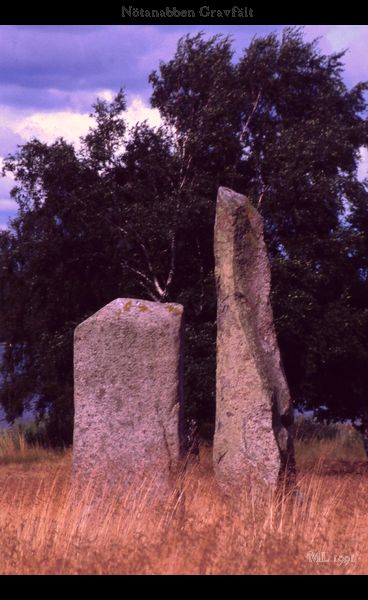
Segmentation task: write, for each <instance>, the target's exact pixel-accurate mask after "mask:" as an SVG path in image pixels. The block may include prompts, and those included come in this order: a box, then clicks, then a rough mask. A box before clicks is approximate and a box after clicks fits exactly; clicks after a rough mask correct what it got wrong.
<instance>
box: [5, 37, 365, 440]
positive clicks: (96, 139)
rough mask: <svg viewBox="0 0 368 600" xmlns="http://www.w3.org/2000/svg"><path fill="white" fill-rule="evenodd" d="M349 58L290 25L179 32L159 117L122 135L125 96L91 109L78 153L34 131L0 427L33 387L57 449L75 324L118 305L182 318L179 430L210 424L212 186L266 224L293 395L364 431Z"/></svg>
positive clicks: (11, 273)
mask: <svg viewBox="0 0 368 600" xmlns="http://www.w3.org/2000/svg"><path fill="white" fill-rule="evenodd" d="M342 61H343V53H339V54H333V55H329V56H324V55H323V54H322V53H321V52H320V51H319V48H318V44H317V42H315V43H306V42H305V41H304V39H303V34H302V31H300V30H297V29H287V30H285V31H284V33H283V36H282V38H281V39H279V38H278V37H277V36H276V35H274V34H272V35H268V36H267V37H263V38H255V39H254V40H253V41H252V43H251V44H250V46H249V47H248V48H246V49H245V50H244V52H243V54H242V55H241V56H240V58H239V59H238V60H237V61H235V60H234V57H233V50H232V43H231V39H229V38H227V37H223V36H215V37H213V38H211V39H206V38H205V37H204V36H203V35H202V34H199V35H196V36H193V37H190V36H186V37H185V38H182V39H181V40H180V42H179V44H178V47H177V51H176V54H175V56H174V57H173V59H172V60H170V61H168V62H166V63H160V65H159V68H158V70H157V71H155V72H153V73H152V74H151V75H150V82H151V84H152V97H151V103H152V106H153V107H156V108H158V109H159V111H160V114H161V117H162V126H161V127H159V128H155V129H154V128H152V127H150V126H149V125H148V124H147V122H144V123H140V124H138V125H137V126H136V127H134V128H133V129H131V130H127V127H126V124H125V121H124V112H125V109H126V103H125V96H124V93H123V92H119V93H118V94H117V96H116V98H115V99H114V101H113V102H111V103H107V102H104V101H97V102H96V104H95V105H94V116H95V117H96V126H95V127H94V129H92V130H90V132H89V133H88V135H86V137H85V138H84V140H83V143H82V147H81V149H80V150H78V151H77V150H76V149H75V147H73V145H71V144H68V143H67V142H66V141H65V140H63V139H59V140H57V141H56V142H55V143H53V144H51V145H47V144H43V143H41V142H39V141H38V140H36V139H34V140H32V141H31V142H29V143H27V144H25V145H23V146H21V147H19V148H18V150H17V152H16V153H15V154H14V155H12V156H9V157H8V158H7V159H6V161H5V168H4V170H5V172H11V173H13V175H14V177H15V181H16V187H15V188H14V189H13V191H12V197H13V198H14V199H15V200H16V201H17V203H18V207H19V209H18V214H17V216H16V217H15V218H14V219H13V220H12V221H11V226H10V228H9V230H7V231H4V232H2V233H1V235H0V267H1V268H0V338H1V339H2V340H4V341H5V342H6V349H5V356H4V361H3V365H2V367H1V369H2V376H3V378H4V382H3V385H2V387H1V390H0V401H1V404H2V405H3V407H4V408H5V411H6V414H7V417H8V419H9V420H12V419H14V418H16V417H17V416H18V415H20V414H21V413H22V411H23V410H24V408H25V407H27V405H28V404H29V402H30V399H31V398H32V397H36V410H37V413H38V415H39V417H40V418H41V419H44V420H46V424H47V428H48V434H49V437H50V439H51V440H52V441H53V442H54V443H69V442H70V441H71V435H72V421H73V373H72V359H73V330H74V328H75V326H76V325H77V324H78V323H80V322H81V321H82V320H83V319H85V318H87V317H88V316H89V315H91V314H92V313H93V312H95V311H96V310H98V309H99V308H101V307H102V306H103V305H104V304H106V303H108V302H110V301H111V300H113V299H114V298H116V297H119V296H120V297H124V296H125V297H129V296H133V297H141V298H146V299H149V300H154V301H158V302H163V301H175V302H181V303H183V304H184V306H185V310H186V358H185V380H186V383H185V386H186V390H185V392H186V411H187V419H188V423H192V422H195V423H196V424H197V426H198V428H199V429H200V431H201V433H202V434H203V435H210V431H211V427H212V425H213V418H214V403H215V398H214V391H215V342H216V297H215V287H214V275H213V269H214V259H213V227H214V217H215V201H216V194H217V188H218V186H219V185H224V186H228V187H232V188H233V189H235V190H236V191H238V192H241V193H244V194H246V195H248V196H249V197H250V198H251V200H252V201H253V202H254V204H255V205H256V206H257V207H258V208H259V210H260V211H261V213H262V215H263V217H264V219H265V231H266V241H267V245H268V250H269V256H270V261H271V268H272V283H273V292H272V303H273V308H274V314H275V322H276V328H277V333H278V339H279V343H280V347H281V353H282V356H283V360H284V365H285V370H286V374H287V378H288V381H289V385H290V387H291V391H292V395H293V398H294V400H295V404H296V405H298V406H300V407H304V408H312V409H314V410H315V411H316V414H317V415H318V416H319V417H320V418H327V419H334V420H338V419H345V418H351V419H355V422H356V424H357V426H359V425H361V426H363V427H367V428H368V401H367V397H366V393H367V390H368V242H367V233H366V232H367V227H368V202H367V199H368V195H367V192H368V188H367V182H366V181H365V182H360V181H359V180H358V178H357V166H358V160H359V151H360V148H361V147H362V146H367V145H368V126H367V120H366V110H367V103H366V100H365V92H366V90H367V89H368V85H367V84H365V83H362V84H358V85H357V86H355V87H354V88H353V89H350V90H349V89H347V87H346V85H345V84H344V82H343V79H342V74H343V62H342Z"/></svg>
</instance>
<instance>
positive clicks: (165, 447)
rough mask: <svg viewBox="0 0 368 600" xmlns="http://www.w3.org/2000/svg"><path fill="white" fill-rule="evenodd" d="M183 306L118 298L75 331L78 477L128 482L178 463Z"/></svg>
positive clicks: (163, 474) (162, 473)
mask: <svg viewBox="0 0 368 600" xmlns="http://www.w3.org/2000/svg"><path fill="white" fill-rule="evenodd" d="M182 333H183V307H182V306H181V305H180V304H170V303H168V304H161V303H159V302H148V301H145V300H134V299H129V298H118V299H117V300H114V301H113V302H110V304H107V305H106V306H104V307H103V308H102V309H101V310H99V311H98V312H97V313H95V314H94V315H92V316H91V317H90V318H89V319H87V320H86V321H83V323H81V324H80V325H79V326H78V327H77V328H76V330H75V334H74V404H75V417H74V444H73V465H74V472H75V474H76V475H77V476H83V475H84V476H87V477H90V476H92V475H97V476H100V475H101V476H102V478H105V479H112V480H114V481H121V482H129V481H130V480H132V479H134V478H135V479H137V478H143V476H144V474H145V473H147V474H149V475H152V474H155V476H157V479H160V480H161V481H162V482H164V483H165V484H166V483H167V482H169V480H170V476H171V475H172V474H173V473H175V470H176V468H177V466H178V461H179V456H180V447H179V418H180V410H181V403H182V383H183V382H182V343H183V335H182Z"/></svg>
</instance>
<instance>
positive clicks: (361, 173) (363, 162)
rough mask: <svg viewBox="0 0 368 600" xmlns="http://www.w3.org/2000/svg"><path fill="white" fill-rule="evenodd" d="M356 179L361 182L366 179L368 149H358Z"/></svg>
mask: <svg viewBox="0 0 368 600" xmlns="http://www.w3.org/2000/svg"><path fill="white" fill-rule="evenodd" d="M357 177H358V179H359V181H363V179H366V178H367V177H368V148H365V147H364V146H362V147H361V148H360V161H359V164H358V172H357Z"/></svg>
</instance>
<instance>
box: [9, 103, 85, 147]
mask: <svg viewBox="0 0 368 600" xmlns="http://www.w3.org/2000/svg"><path fill="white" fill-rule="evenodd" d="M91 125H92V119H91V118H90V116H89V114H83V113H76V112H75V113H74V112H69V111H58V112H37V113H33V114H31V115H29V116H27V117H25V118H23V119H21V120H20V121H18V122H17V123H16V124H15V131H16V133H18V134H19V135H20V136H21V137H22V138H23V139H24V140H29V139H31V138H33V137H36V138H37V139H39V140H40V141H41V142H45V143H52V142H54V141H55V139H56V138H58V137H64V138H65V139H66V140H67V141H68V142H74V143H78V142H79V138H80V137H81V136H83V135H85V134H86V133H87V132H88V129H89V128H90V126H91Z"/></svg>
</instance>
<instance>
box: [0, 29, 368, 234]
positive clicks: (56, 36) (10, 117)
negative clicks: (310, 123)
mask: <svg viewBox="0 0 368 600" xmlns="http://www.w3.org/2000/svg"><path fill="white" fill-rule="evenodd" d="M282 29H283V27H282V26H277V25H267V26H260V25H229V26H226V25H219V26H203V25H198V26H195V25H188V26H185V25H181V26H177V25H152V26H151V25H93V26H92V25H73V26H68V25H53V26H48V25H39V26H36V25H22V26H20V25H19V26H15V25H0V167H1V164H2V161H3V158H4V157H5V156H6V155H7V154H9V153H12V152H14V151H15V150H16V147H17V145H18V144H24V143H25V142H26V141H28V140H30V139H31V138H33V137H36V138H38V139H40V140H41V141H43V142H48V143H51V142H53V141H54V140H55V139H56V138H58V137H61V136H62V137H64V138H65V139H66V140H68V141H70V142H74V143H76V144H78V142H79V138H80V136H82V135H85V134H86V133H87V131H88V129H89V127H90V126H91V125H92V124H93V122H92V119H91V118H90V116H89V113H90V112H91V105H92V103H93V102H94V101H95V99H96V98H97V97H100V98H105V99H107V100H108V99H111V98H113V96H114V95H115V94H116V92H117V91H118V90H119V89H120V88H121V87H123V88H124V89H125V92H126V96H127V102H128V110H127V115H126V118H127V121H128V123H129V124H134V123H135V122H137V121H143V120H144V119H147V120H148V121H149V123H150V124H152V125H158V124H159V122H160V117H159V114H158V111H157V110H156V109H152V108H150V104H149V98H150V93H151V87H150V84H149V83H148V75H149V74H150V72H151V71H152V70H154V69H157V68H158V66H159V62H160V60H163V61H167V60H170V59H171V58H172V57H173V55H174V52H175V49H176V45H177V42H178V39H179V38H180V37H181V36H182V35H185V34H187V33H190V34H193V33H196V32H198V31H204V32H205V34H206V35H208V36H210V35H213V34H214V33H224V34H231V35H232V36H233V38H234V49H235V56H237V55H239V54H240V53H241V52H242V50H243V49H244V48H245V47H246V46H247V45H248V44H249V42H250V41H251V39H252V38H253V37H254V36H255V35H265V34H267V33H269V32H272V31H276V32H281V31H282ZM316 37H318V38H320V40H319V45H320V48H321V50H322V51H323V52H325V53H331V52H335V51H339V50H345V49H347V50H348V52H347V54H346V56H345V59H344V62H345V66H346V68H345V74H344V79H345V83H346V84H347V85H348V86H349V87H351V86H353V85H355V84H356V83H358V82H359V81H364V80H366V79H368V63H367V60H366V57H367V55H368V26H367V25H318V26H316V25H313V26H306V27H305V38H306V39H307V40H308V41H311V40H312V39H314V38H316ZM361 158H362V160H361V163H360V167H359V175H360V177H361V178H363V177H365V176H366V175H367V170H368V152H367V150H366V149H362V151H361ZM13 185H14V181H12V179H11V178H9V177H6V178H2V179H0V229H4V228H6V227H7V223H8V219H9V217H11V216H13V215H14V214H15V213H16V204H15V203H14V202H13V201H12V200H11V199H10V196H9V192H10V189H11V188H12V187H13Z"/></svg>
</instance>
